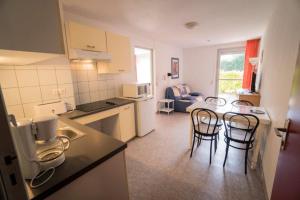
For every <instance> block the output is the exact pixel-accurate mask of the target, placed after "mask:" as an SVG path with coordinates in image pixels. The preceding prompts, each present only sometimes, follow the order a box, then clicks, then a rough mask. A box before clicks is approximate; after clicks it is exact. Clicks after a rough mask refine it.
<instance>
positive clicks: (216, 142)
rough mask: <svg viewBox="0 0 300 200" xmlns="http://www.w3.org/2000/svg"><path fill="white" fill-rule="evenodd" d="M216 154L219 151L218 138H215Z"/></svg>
mask: <svg viewBox="0 0 300 200" xmlns="http://www.w3.org/2000/svg"><path fill="white" fill-rule="evenodd" d="M214 140H215V153H216V151H217V147H218V140H217V136H215V139H214Z"/></svg>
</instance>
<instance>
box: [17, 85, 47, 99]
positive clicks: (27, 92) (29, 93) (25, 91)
mask: <svg viewBox="0 0 300 200" xmlns="http://www.w3.org/2000/svg"><path fill="white" fill-rule="evenodd" d="M20 94H21V99H22V103H34V102H40V101H41V100H42V95H41V88H40V87H39V86H36V87H23V88H20Z"/></svg>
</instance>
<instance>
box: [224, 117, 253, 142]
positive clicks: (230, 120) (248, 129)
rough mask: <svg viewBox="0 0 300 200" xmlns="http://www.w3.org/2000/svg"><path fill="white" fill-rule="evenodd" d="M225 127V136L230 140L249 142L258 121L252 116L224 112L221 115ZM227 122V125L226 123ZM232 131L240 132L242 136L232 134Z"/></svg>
mask: <svg viewBox="0 0 300 200" xmlns="http://www.w3.org/2000/svg"><path fill="white" fill-rule="evenodd" d="M223 121H224V125H225V136H226V137H230V138H232V139H236V140H240V141H244V142H249V141H251V140H252V138H253V136H254V133H255V131H256V129H257V127H258V125H259V119H258V118H257V117H256V116H255V115H252V114H242V113H236V112H226V113H225V114H224V115H223ZM226 122H227V123H226ZM234 130H241V131H240V132H239V133H242V135H238V136H237V135H235V134H232V132H233V131H234Z"/></svg>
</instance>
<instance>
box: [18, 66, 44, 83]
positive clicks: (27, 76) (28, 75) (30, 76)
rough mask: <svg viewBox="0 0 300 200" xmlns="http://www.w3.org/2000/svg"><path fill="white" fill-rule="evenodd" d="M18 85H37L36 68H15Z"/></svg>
mask: <svg viewBox="0 0 300 200" xmlns="http://www.w3.org/2000/svg"><path fill="white" fill-rule="evenodd" d="M16 73H17V80H18V85H19V87H28V86H38V85H39V78H38V73H37V70H27V69H26V70H16Z"/></svg>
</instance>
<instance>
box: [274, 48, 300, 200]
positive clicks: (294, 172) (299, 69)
mask: <svg viewBox="0 0 300 200" xmlns="http://www.w3.org/2000/svg"><path fill="white" fill-rule="evenodd" d="M287 118H288V119H289V125H288V126H287V131H286V133H287V134H286V137H285V142H284V146H283V149H282V150H281V152H280V154H279V158H278V165H277V170H276V175H275V180H274V185H273V191H272V196H271V200H282V199H288V200H299V199H300V190H299V189H300V45H299V49H298V58H297V64H296V69H295V74H294V78H293V85H292V91H291V96H290V100H289V110H288V116H287Z"/></svg>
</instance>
